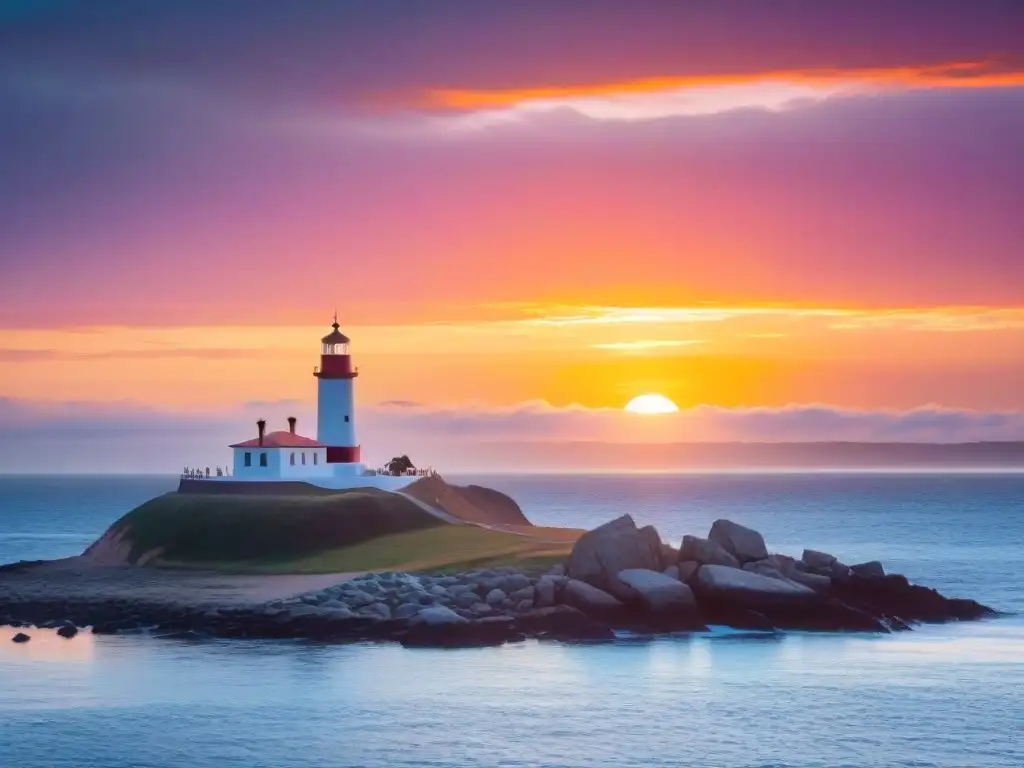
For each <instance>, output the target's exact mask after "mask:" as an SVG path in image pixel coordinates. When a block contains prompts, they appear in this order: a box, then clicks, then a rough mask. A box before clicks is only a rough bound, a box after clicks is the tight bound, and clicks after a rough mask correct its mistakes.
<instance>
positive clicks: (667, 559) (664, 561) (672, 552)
mask: <svg viewBox="0 0 1024 768" xmlns="http://www.w3.org/2000/svg"><path fill="white" fill-rule="evenodd" d="M678 562H679V550H678V549H676V548H675V547H673V546H672V545H671V544H662V545H661V570H662V571H663V572H664V571H665V570H667V569H669V568H671V567H672V566H673V565H675V564H676V563H678Z"/></svg>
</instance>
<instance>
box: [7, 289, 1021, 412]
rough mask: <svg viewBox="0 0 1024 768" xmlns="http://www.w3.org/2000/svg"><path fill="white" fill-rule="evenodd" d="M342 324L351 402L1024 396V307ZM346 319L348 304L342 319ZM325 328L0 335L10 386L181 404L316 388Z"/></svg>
mask: <svg viewBox="0 0 1024 768" xmlns="http://www.w3.org/2000/svg"><path fill="white" fill-rule="evenodd" d="M483 314H485V315H490V316H491V317H490V318H489V319H487V320H480V321H476V322H473V321H469V320H461V321H456V322H435V323H419V324H402V325H369V326H349V327H346V328H345V330H346V332H347V333H348V334H349V335H350V336H351V337H352V338H353V355H354V356H355V361H356V363H357V365H359V367H360V370H361V371H362V375H361V377H360V379H359V396H360V401H361V402H362V403H364V404H374V403H379V402H382V401H389V400H413V401H416V402H418V403H423V404H430V405H436V406H450V405H459V404H476V405H487V406H505V405H511V404H516V403H520V402H524V401H532V400H545V401H547V402H549V403H551V404H552V405H556V406H564V405H569V404H573V403H575V404H580V405H584V406H588V407H594V408H603V407H620V406H621V405H623V404H625V402H626V401H628V400H629V399H630V398H631V397H633V396H634V395H636V394H640V393H642V392H647V391H656V392H661V393H664V394H665V395H667V396H669V397H671V398H672V399H673V400H675V401H676V402H677V403H678V404H679V405H680V406H682V407H689V406H693V405H698V404H708V405H721V406H744V405H747V406H749V405H773V406H774V405H784V404H787V403H791V402H829V403H836V404H842V405H844V406H851V407H862V408H876V407H882V408H911V407H915V406H918V405H922V404H926V403H928V404H941V405H944V406H948V407H969V408H975V409H1008V408H1021V407H1024V391H1022V388H1021V387H1020V383H1021V381H1020V379H1019V378H1018V377H1016V376H1014V375H1013V372H1015V371H1016V372H1020V371H1022V370H1024V310H1018V309H1013V308H1007V309H993V308H981V307H940V308H927V309H905V308H904V309H893V310H880V309H869V310H854V309H849V308H827V307H819V308H811V307H803V308H800V307H781V306H776V307H767V306H764V307H728V306H721V307H710V306H698V307H660V308H659V307H647V308H639V309H637V308H633V309H629V308H610V307H590V306H585V307H580V306H550V307H538V306H526V307H519V308H511V307H506V308H495V307H492V308H485V310H484V312H483ZM343 319H344V318H343ZM325 330H326V324H325V325H324V326H321V327H317V326H266V327H263V326H237V327H232V326H207V327H202V326H197V327H94V328H81V329H66V330H62V331H60V332H56V333H55V332H53V331H50V330H4V331H0V348H2V349H4V350H5V357H4V359H3V360H2V361H0V380H2V381H3V382H4V385H3V388H4V392H3V394H4V395H5V396H7V397H13V398H19V399H52V400H61V401H69V400H86V401H92V400H98V401H119V400H130V401H135V402H139V403H145V404H151V405H158V406H161V407H168V408H173V409H186V410H187V409H195V408H196V407H218V406H230V405H233V404H237V403H239V402H247V401H259V400H265V401H273V400H279V399H295V400H305V401H311V400H312V398H313V395H314V391H315V388H314V381H313V378H312V376H311V371H312V368H313V366H314V365H316V364H317V362H318V358H317V355H318V346H317V345H318V339H319V336H320V335H322V332H324V331H325Z"/></svg>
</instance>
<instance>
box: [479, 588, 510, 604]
mask: <svg viewBox="0 0 1024 768" xmlns="http://www.w3.org/2000/svg"><path fill="white" fill-rule="evenodd" d="M507 597H508V595H506V594H505V592H504V591H503V590H500V589H492V590H491V591H490V592H488V593H487V596H486V597H485V598H484V602H485V603H487V604H488V605H491V606H494V605H500V604H501V602H502V601H503V600H505V599H506V598H507Z"/></svg>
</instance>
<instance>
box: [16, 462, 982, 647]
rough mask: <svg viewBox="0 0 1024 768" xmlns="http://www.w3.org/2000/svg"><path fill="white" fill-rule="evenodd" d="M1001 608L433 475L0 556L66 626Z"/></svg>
mask: <svg viewBox="0 0 1024 768" xmlns="http://www.w3.org/2000/svg"><path fill="white" fill-rule="evenodd" d="M995 615H996V612H995V611H993V610H992V609H991V608H988V607H987V606H984V605H981V604H979V603H977V602H975V601H973V600H967V599H957V598H948V597H945V596H943V595H940V594H939V593H938V592H936V591H934V590H931V589H928V588H925V587H922V586H917V585H913V584H911V583H910V582H909V581H908V580H907V579H906V578H905V577H904V576H901V575H897V574H888V573H886V572H885V570H884V568H883V566H882V564H881V563H880V562H868V563H861V564H855V565H846V564H844V563H842V562H841V561H840V560H839V559H837V558H836V557H834V556H832V555H830V554H827V553H824V552H818V551H814V550H805V551H804V552H803V554H802V556H801V557H800V558H799V559H796V558H792V557H787V556H785V555H780V554H772V553H770V552H769V550H768V548H767V547H766V545H765V542H764V539H763V538H762V536H761V535H760V534H759V533H758V532H756V531H753V530H751V529H749V528H746V527H744V526H742V525H739V524H737V523H734V522H731V521H728V520H718V521H716V522H715V523H714V524H713V525H712V527H711V530H710V531H709V532H708V535H707V536H706V537H698V536H685V537H684V538H683V540H682V542H681V544H680V545H679V546H673V545H670V544H668V543H666V542H664V541H663V540H662V539H661V537H660V535H659V534H658V532H657V530H655V529H654V528H653V527H652V526H646V527H638V526H637V525H636V524H635V522H634V521H633V519H632V518H631V517H630V516H629V515H623V516H621V517H619V518H617V519H615V520H612V521H610V522H608V523H606V524H604V525H602V526H600V527H598V528H596V529H594V530H592V531H587V532H585V531H578V530H572V529H561V528H542V527H538V526H534V525H532V524H531V523H530V521H529V520H528V519H527V517H526V516H525V515H524V514H523V512H522V510H520V508H519V506H518V505H517V504H516V503H515V501H514V500H512V499H511V498H509V497H508V496H505V495H504V494H501V493H499V492H497V491H494V490H492V489H487V488H482V487H479V486H458V485H454V484H449V483H447V482H445V481H444V479H443V478H441V477H440V476H436V475H435V476H430V477H422V478H418V479H417V480H416V481H415V482H414V483H412V484H410V485H408V486H405V488H404V489H403V490H402V491H401V492H399V491H385V490H381V489H375V488H364V489H355V490H346V491H329V490H325V489H321V488H316V487H314V486H306V487H302V486H301V484H298V485H296V486H295V487H293V488H291V489H290V490H289V492H288V493H275V494H267V493H259V494H255V493H223V492H221V493H196V492H190V491H188V490H178V491H175V492H172V493H168V494H165V495H163V496H160V497H157V498H156V499H153V500H151V501H149V502H147V503H145V504H143V505H142V506H140V507H138V508H137V509H135V510H132V511H131V512H129V513H128V514H127V515H125V516H124V517H123V518H121V519H120V520H118V521H117V522H116V523H115V524H114V525H113V526H111V528H110V529H109V530H108V531H107V532H106V533H105V534H104V535H103V536H102V537H101V538H100V539H99V540H98V541H96V542H95V543H94V544H93V545H91V546H90V547H89V548H88V549H87V550H86V551H85V552H84V553H83V554H82V555H80V556H78V557H74V558H68V559H65V560H57V561H44V562H23V563H15V564H12V565H7V566H0V624H5V625H8V626H12V627H16V628H20V629H25V628H27V627H31V626H36V627H50V628H58V629H59V631H60V632H61V634H63V635H64V636H68V637H69V636H73V635H74V634H75V633H76V632H77V631H79V629H80V628H83V627H91V631H92V632H94V633H97V634H103V633H118V632H145V633H149V634H151V635H154V636H156V637H166V638H185V637H192V638H201V637H239V638H242V637H245V638H306V639H313V640H320V641H331V642H347V641H366V640H380V641H397V642H401V643H402V644H404V645H407V646H438V647H463V646H477V645H495V644H501V643H505V642H514V641H517V640H523V639H525V638H528V637H533V638H540V639H552V640H563V641H609V640H612V639H614V637H615V636H616V633H617V632H621V631H629V632H639V633H665V632H696V631H704V630H706V629H708V627H709V625H721V626H727V627H732V628H735V629H740V630H748V631H758V632H778V631H785V630H811V631H839V632H875V633H887V632H895V631H904V630H909V629H911V628H912V627H913V626H914V625H915V624H917V623H920V622H942V621H958V620H973V619H982V618H986V617H991V616H995ZM30 638H31V632H30V631H28V632H20V633H19V634H18V635H17V641H18V642H26V641H28V640H30Z"/></svg>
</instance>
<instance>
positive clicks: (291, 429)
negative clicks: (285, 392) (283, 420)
mask: <svg viewBox="0 0 1024 768" xmlns="http://www.w3.org/2000/svg"><path fill="white" fill-rule="evenodd" d="M295 421H296V419H295V417H294V416H289V417H288V431H289V432H291V433H292V434H293V435H294V434H295Z"/></svg>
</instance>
